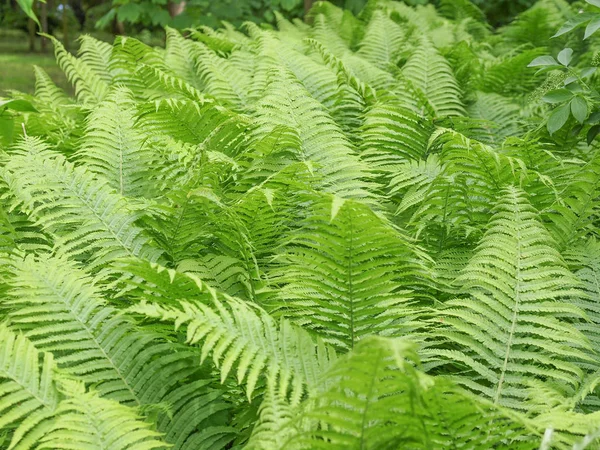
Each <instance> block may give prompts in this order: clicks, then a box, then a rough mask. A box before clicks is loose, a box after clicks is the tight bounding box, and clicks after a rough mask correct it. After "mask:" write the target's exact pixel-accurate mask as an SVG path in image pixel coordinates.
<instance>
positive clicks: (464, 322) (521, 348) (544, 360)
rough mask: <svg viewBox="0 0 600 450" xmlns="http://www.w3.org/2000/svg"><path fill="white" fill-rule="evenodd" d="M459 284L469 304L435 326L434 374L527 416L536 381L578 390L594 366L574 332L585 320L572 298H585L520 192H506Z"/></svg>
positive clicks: (461, 302)
mask: <svg viewBox="0 0 600 450" xmlns="http://www.w3.org/2000/svg"><path fill="white" fill-rule="evenodd" d="M459 282H460V283H461V285H462V289H461V291H462V292H463V293H464V294H466V295H468V297H464V298H458V299H456V300H451V301H449V302H446V304H445V307H443V308H442V309H441V310H440V311H439V315H438V316H437V317H436V318H435V319H432V320H433V321H436V322H438V324H439V327H438V329H437V331H435V332H434V334H433V335H432V337H431V338H430V343H431V344H432V345H430V346H429V347H427V348H425V349H424V350H423V352H422V354H423V355H426V357H427V359H428V361H430V364H431V366H432V367H436V366H440V365H443V366H445V367H447V368H448V370H449V371H450V373H452V372H453V371H455V372H456V373H455V375H453V378H455V379H456V380H457V381H458V382H459V383H461V384H463V385H464V386H466V387H468V388H469V389H472V390H473V391H475V392H477V393H478V394H482V395H483V396H485V397H487V398H489V399H490V400H492V401H493V402H494V403H495V404H499V405H504V406H509V407H511V408H515V409H527V407H526V404H524V403H523V402H524V400H525V399H526V398H527V397H528V383H529V381H530V380H536V379H538V380H548V381H550V380H552V381H553V382H555V383H561V384H562V385H564V388H565V389H567V390H568V389H574V388H575V389H576V388H577V386H578V384H579V383H580V380H581V377H582V375H583V373H582V369H581V367H580V365H581V362H583V361H588V362H589V361H591V360H593V359H592V358H591V356H589V353H588V352H589V343H588V341H587V339H586V338H585V337H584V335H583V334H582V333H581V332H580V331H577V329H576V327H575V326H574V325H573V324H574V323H576V322H577V321H578V320H580V319H581V318H583V317H584V312H583V310H582V309H580V308H578V307H576V306H575V305H574V304H572V303H570V302H569V297H572V298H577V296H580V295H581V291H579V290H578V289H577V280H576V279H575V277H574V276H573V275H572V274H571V272H570V271H569V270H567V268H566V266H565V264H564V262H563V261H562V258H561V257H560V255H559V253H558V252H557V251H556V249H555V244H554V242H553V241H552V238H551V237H550V236H549V234H548V232H547V231H546V230H545V229H544V227H543V225H542V224H541V222H540V220H539V214H538V213H537V212H536V211H535V210H534V209H533V208H532V207H531V206H530V204H529V203H528V201H527V198H526V196H525V195H524V193H523V192H522V191H520V190H519V189H518V188H515V187H507V188H505V189H503V191H502V196H501V197H500V199H499V201H498V203H497V205H496V208H495V213H494V216H493V217H492V219H491V221H490V224H489V226H488V230H487V232H486V233H485V235H484V237H483V238H482V239H481V242H480V244H479V246H478V248H477V249H476V251H475V254H474V256H473V257H472V258H471V260H470V262H469V264H468V265H467V267H466V268H465V269H464V272H463V274H462V275H461V277H460V278H459ZM453 367H454V369H452V368H453Z"/></svg>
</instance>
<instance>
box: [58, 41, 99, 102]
mask: <svg viewBox="0 0 600 450" xmlns="http://www.w3.org/2000/svg"><path fill="white" fill-rule="evenodd" d="M49 39H50V40H51V41H52V44H53V45H54V53H55V55H56V61H57V63H58V65H59V67H60V68H61V69H62V71H63V72H64V73H65V75H66V76H67V79H68V80H69V81H70V82H71V83H72V84H73V86H74V87H75V94H76V95H77V98H78V99H79V100H81V101H82V102H83V103H90V104H95V103H98V102H100V101H102V100H103V99H104V97H106V94H107V93H108V84H107V83H106V81H104V80H103V79H102V77H101V76H99V75H98V74H96V73H95V72H94V70H93V68H92V67H90V66H89V65H88V64H87V63H85V62H84V61H83V60H82V59H78V58H76V57H75V56H73V55H71V54H70V53H69V52H68V51H67V50H66V49H65V48H64V46H63V45H62V44H61V43H60V42H59V41H58V40H57V39H55V38H54V37H52V36H49Z"/></svg>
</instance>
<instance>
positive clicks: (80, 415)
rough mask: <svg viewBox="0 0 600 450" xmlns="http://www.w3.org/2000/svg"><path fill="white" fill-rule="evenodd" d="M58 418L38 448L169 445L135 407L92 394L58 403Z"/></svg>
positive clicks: (131, 449) (115, 449) (145, 449)
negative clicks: (141, 417) (140, 415)
mask: <svg viewBox="0 0 600 450" xmlns="http://www.w3.org/2000/svg"><path fill="white" fill-rule="evenodd" d="M56 414H57V415H59V416H60V417H59V418H58V420H56V422H55V424H54V426H53V427H52V430H51V431H50V432H48V433H47V434H46V435H45V436H44V437H43V438H42V439H40V444H39V445H38V446H37V447H36V449H38V450H63V449H64V450H72V449H75V448H78V449H83V448H85V449H89V450H101V449H111V450H151V449H154V448H162V449H166V448H169V446H168V444H166V443H164V442H162V441H160V440H159V437H160V436H161V435H160V433H158V432H156V431H153V430H152V429H151V425H150V424H149V423H147V422H143V421H141V420H140V417H139V416H138V415H137V414H136V412H135V410H133V409H132V408H129V407H127V406H123V405H120V404H118V403H116V402H114V401H111V400H105V399H103V398H100V397H98V396H97V395H96V394H93V393H86V394H83V395H82V394H78V395H76V396H73V397H71V398H69V399H67V400H64V401H62V402H61V404H60V406H59V407H58V408H57V410H56Z"/></svg>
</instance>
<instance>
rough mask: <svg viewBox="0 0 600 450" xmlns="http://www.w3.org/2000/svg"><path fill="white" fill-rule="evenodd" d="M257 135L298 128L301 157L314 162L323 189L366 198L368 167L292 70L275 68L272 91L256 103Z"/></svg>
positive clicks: (272, 74)
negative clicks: (284, 128)
mask: <svg viewBox="0 0 600 450" xmlns="http://www.w3.org/2000/svg"><path fill="white" fill-rule="evenodd" d="M256 121H257V125H258V126H257V128H256V130H255V135H256V137H255V139H261V138H263V137H264V136H265V135H266V134H269V133H270V132H271V131H272V130H273V129H274V128H275V127H282V126H283V127H286V128H290V129H293V130H295V131H296V133H297V135H298V138H299V143H300V148H298V149H297V152H298V159H299V160H301V161H306V162H311V163H313V164H314V165H315V169H316V172H317V173H318V175H320V176H321V177H322V179H323V189H324V190H326V191H333V192H336V193H338V194H339V195H341V196H344V197H358V198H367V197H369V196H370V195H369V194H368V193H367V191H366V187H367V183H366V181H365V180H366V179H367V178H368V176H369V172H368V168H367V167H366V165H365V164H364V163H362V162H361V161H360V160H359V158H358V156H357V155H356V153H355V151H354V149H353V148H352V147H351V145H350V143H349V142H348V140H347V139H346V138H345V136H344V134H343V133H342V131H341V130H340V128H339V126H338V125H337V124H336V123H335V122H334V121H333V120H332V119H331V116H330V115H329V114H327V112H326V111H324V108H323V106H322V105H321V104H319V103H318V102H316V101H315V100H314V99H312V98H311V97H310V96H309V95H307V93H306V90H305V89H304V88H303V87H302V86H301V85H300V83H299V82H298V80H297V79H296V78H295V77H294V76H293V75H291V74H290V73H289V72H285V71H283V70H277V71H273V72H272V73H271V81H270V84H269V93H268V94H267V95H266V96H265V97H264V98H263V100H262V101H260V102H259V103H258V104H257V105H256Z"/></svg>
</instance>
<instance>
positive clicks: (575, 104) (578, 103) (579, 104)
mask: <svg viewBox="0 0 600 450" xmlns="http://www.w3.org/2000/svg"><path fill="white" fill-rule="evenodd" d="M571 112H572V113H573V117H575V119H576V120H577V122H579V123H583V121H584V120H585V119H586V118H587V115H588V105H587V102H586V101H585V99H583V98H581V97H575V98H573V100H571Z"/></svg>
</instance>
